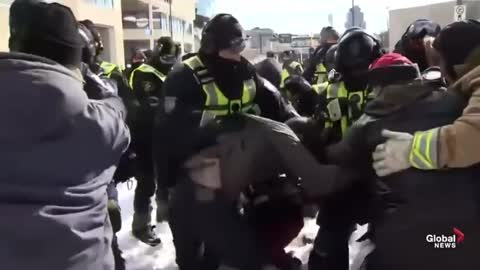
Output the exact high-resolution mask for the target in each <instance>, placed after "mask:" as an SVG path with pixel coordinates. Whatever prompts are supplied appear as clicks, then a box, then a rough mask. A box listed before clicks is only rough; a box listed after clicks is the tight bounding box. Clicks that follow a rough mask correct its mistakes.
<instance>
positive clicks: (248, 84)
mask: <svg viewBox="0 0 480 270" xmlns="http://www.w3.org/2000/svg"><path fill="white" fill-rule="evenodd" d="M183 63H184V64H185V65H186V66H187V67H189V68H190V69H191V70H193V72H194V73H195V76H196V79H197V81H198V82H199V83H200V84H201V86H202V90H203V91H204V92H205V95H206V99H205V106H204V108H203V112H202V119H201V120H200V126H205V125H206V124H207V123H209V122H210V121H212V120H214V119H215V118H216V117H217V116H226V115H229V114H233V113H239V112H244V113H251V114H259V113H258V110H257V108H256V107H258V106H255V104H254V103H253V101H254V99H255V95H256V92H257V88H256V85H255V81H254V80H253V78H252V79H248V80H246V81H244V82H243V93H242V98H241V99H228V98H227V97H225V95H224V94H223V93H222V91H221V90H220V88H219V87H218V86H217V84H216V83H215V81H214V79H213V77H212V76H211V75H210V74H209V72H208V70H207V68H206V67H205V65H204V64H203V63H202V61H201V59H200V58H199V57H198V56H194V57H191V58H189V59H187V60H185V61H184V62H183Z"/></svg>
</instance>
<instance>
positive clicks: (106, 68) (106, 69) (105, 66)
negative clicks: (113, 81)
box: [100, 61, 120, 78]
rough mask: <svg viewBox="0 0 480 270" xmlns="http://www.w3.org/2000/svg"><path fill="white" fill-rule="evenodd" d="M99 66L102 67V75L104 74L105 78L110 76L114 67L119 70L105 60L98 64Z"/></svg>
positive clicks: (115, 66)
mask: <svg viewBox="0 0 480 270" xmlns="http://www.w3.org/2000/svg"><path fill="white" fill-rule="evenodd" d="M100 68H101V69H102V73H103V75H104V76H106V77H107V78H110V76H112V73H113V71H115V69H118V70H120V68H119V67H118V66H117V65H115V64H112V63H109V62H106V61H103V62H102V63H101V64H100Z"/></svg>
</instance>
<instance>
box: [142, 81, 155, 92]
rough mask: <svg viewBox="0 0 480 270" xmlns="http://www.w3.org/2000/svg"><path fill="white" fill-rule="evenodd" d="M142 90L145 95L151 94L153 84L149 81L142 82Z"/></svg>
mask: <svg viewBox="0 0 480 270" xmlns="http://www.w3.org/2000/svg"><path fill="white" fill-rule="evenodd" d="M142 88H143V91H145V92H146V93H149V92H153V90H154V88H155V84H154V83H153V82H151V81H143V82H142Z"/></svg>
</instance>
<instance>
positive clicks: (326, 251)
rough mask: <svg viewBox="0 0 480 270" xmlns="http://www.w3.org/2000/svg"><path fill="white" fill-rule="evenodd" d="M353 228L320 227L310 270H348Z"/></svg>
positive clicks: (310, 259)
mask: <svg viewBox="0 0 480 270" xmlns="http://www.w3.org/2000/svg"><path fill="white" fill-rule="evenodd" d="M351 233H352V229H351V227H345V226H339V228H334V229H332V228H322V227H320V229H319V231H318V234H317V237H316V238H315V242H314V246H313V250H312V252H311V253H310V258H309V262H308V269H309V270H348V268H349V251H348V240H349V238H350V234H351Z"/></svg>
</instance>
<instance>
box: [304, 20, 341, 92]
mask: <svg viewBox="0 0 480 270" xmlns="http://www.w3.org/2000/svg"><path fill="white" fill-rule="evenodd" d="M338 39H339V34H338V32H337V31H336V30H335V29H334V28H333V27H331V26H327V27H324V28H323V29H322V31H321V32H320V45H319V46H318V47H317V48H316V49H315V52H314V53H313V56H312V57H311V58H310V61H309V65H308V66H307V68H306V69H305V73H304V74H303V76H304V77H305V79H307V81H308V82H309V83H311V84H320V83H323V82H326V81H327V79H328V70H327V67H326V65H325V57H326V53H327V51H328V50H329V49H330V47H332V46H333V45H335V44H337V42H338Z"/></svg>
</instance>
